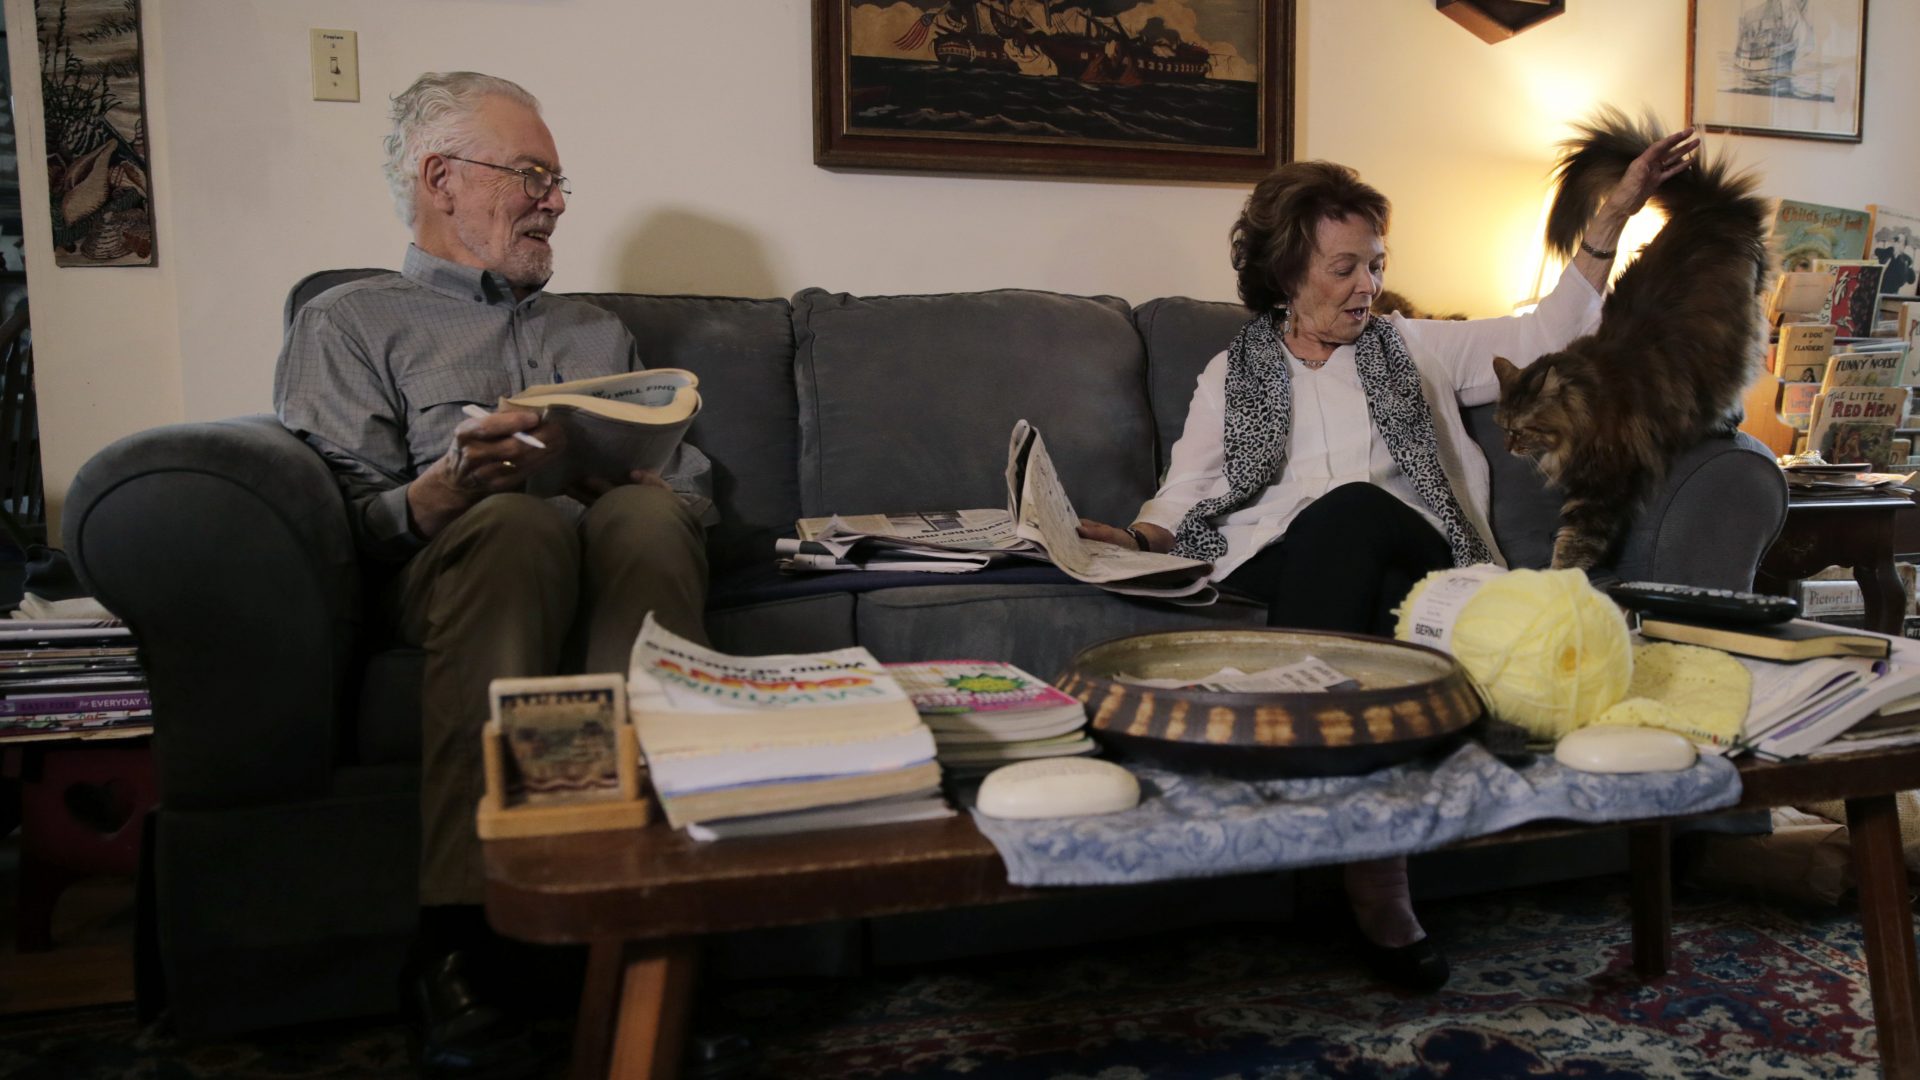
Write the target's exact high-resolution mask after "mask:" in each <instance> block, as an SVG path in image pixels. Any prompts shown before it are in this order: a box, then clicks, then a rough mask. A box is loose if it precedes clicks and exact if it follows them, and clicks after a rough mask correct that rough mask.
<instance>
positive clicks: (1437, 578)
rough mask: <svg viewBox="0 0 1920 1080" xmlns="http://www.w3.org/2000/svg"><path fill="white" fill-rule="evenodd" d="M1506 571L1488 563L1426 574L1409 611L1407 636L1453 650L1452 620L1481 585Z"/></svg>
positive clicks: (1423, 643)
mask: <svg viewBox="0 0 1920 1080" xmlns="http://www.w3.org/2000/svg"><path fill="white" fill-rule="evenodd" d="M1504 573H1506V571H1505V570H1502V569H1501V568H1499V567H1497V566H1494V565H1492V564H1490V563H1483V564H1481V565H1478V566H1463V567H1460V568H1458V569H1454V570H1441V571H1437V572H1435V573H1432V574H1429V575H1427V579H1426V582H1425V587H1424V588H1421V589H1419V590H1417V592H1418V596H1417V597H1416V598H1415V599H1414V601H1413V605H1412V608H1411V609H1410V610H1409V612H1408V617H1409V620H1410V622H1411V634H1410V636H1409V640H1411V641H1414V642H1417V643H1418V644H1421V645H1431V646H1433V647H1434V648H1436V649H1439V650H1441V651H1443V652H1447V653H1451V652H1453V624H1454V622H1455V621H1456V620H1458V619H1459V618H1460V612H1462V611H1463V610H1465V609H1466V606H1467V602H1468V601H1470V600H1472V599H1473V596H1474V594H1475V593H1477V592H1479V591H1480V587H1481V586H1483V585H1485V584H1486V583H1487V582H1489V581H1492V580H1493V579H1494V578H1497V577H1499V576H1500V575H1502V574H1504Z"/></svg>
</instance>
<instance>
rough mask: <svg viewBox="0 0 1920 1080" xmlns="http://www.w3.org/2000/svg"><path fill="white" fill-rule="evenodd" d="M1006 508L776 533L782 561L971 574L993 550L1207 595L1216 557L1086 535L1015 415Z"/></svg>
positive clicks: (794, 566) (1141, 586) (1132, 590)
mask: <svg viewBox="0 0 1920 1080" xmlns="http://www.w3.org/2000/svg"><path fill="white" fill-rule="evenodd" d="M1006 479H1007V509H1005V510H999V509H982V510H948V511H941V512H938V513H912V514H867V515H862V516H857V517H855V516H849V517H839V516H834V517H826V518H802V519H801V520H800V521H799V523H798V524H797V525H796V527H795V532H796V533H797V536H796V538H794V539H790V540H780V541H776V543H775V548H776V552H777V554H779V555H780V556H782V558H781V560H780V566H781V568H782V569H784V570H792V571H811V570H921V571H933V572H942V573H964V572H967V571H971V570H978V569H980V568H982V567H985V566H987V565H989V564H990V563H992V562H993V561H994V560H996V559H1003V558H1020V559H1030V560H1034V561H1037V562H1045V563H1052V564H1053V565H1055V566H1058V567H1059V568H1060V569H1061V570H1063V571H1065V572H1066V573H1067V575H1068V576H1069V577H1072V578H1074V579H1075V580H1078V581H1084V582H1086V583H1088V584H1090V585H1098V586H1099V587H1101V588H1103V589H1106V590H1108V591H1110V592H1117V593H1125V594H1128V595H1131V596H1151V597H1158V598H1161V599H1166V600H1174V601H1177V602H1179V603H1183V604H1210V603H1212V602H1213V600H1214V598H1215V596H1216V595H1217V594H1216V592H1215V590H1214V588H1213V586H1212V585H1210V584H1208V581H1207V579H1208V576H1209V575H1210V574H1211V573H1212V572H1213V564H1211V563H1208V562H1204V561H1202V560H1199V559H1187V558H1181V557H1179V556H1176V555H1162V554H1159V553H1156V552H1151V551H1135V550H1132V549H1129V548H1122V547H1116V546H1114V545H1112V544H1104V543H1100V542H1098V541H1094V540H1088V539H1086V538H1084V537H1082V536H1081V535H1080V533H1079V524H1080V516H1079V515H1078V514H1076V513H1075V512H1074V509H1073V503H1072V501H1071V500H1069V499H1068V498H1067V493H1066V490H1065V489H1064V488H1063V487H1061V485H1060V476H1059V473H1058V472H1057V471H1055V469H1054V467H1053V461H1052V459H1051V458H1049V457H1048V456H1047V448H1046V444H1045V443H1044V442H1043V441H1042V440H1041V438H1040V433H1039V432H1038V431H1036V430H1034V428H1033V427H1032V426H1031V425H1029V424H1028V423H1027V422H1026V421H1025V420H1021V421H1019V422H1017V423H1015V424H1014V426H1013V435H1012V438H1011V439H1010V440H1009V443H1008V447H1007V470H1006Z"/></svg>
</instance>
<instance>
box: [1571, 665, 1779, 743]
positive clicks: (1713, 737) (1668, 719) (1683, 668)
mask: <svg viewBox="0 0 1920 1080" xmlns="http://www.w3.org/2000/svg"><path fill="white" fill-rule="evenodd" d="M1752 698H1753V675H1752V674H1751V673H1749V672H1748V671H1747V669H1746V668H1745V667H1743V666H1742V665H1741V663H1740V661H1738V660H1735V659H1734V658H1733V657H1731V656H1728V655H1727V654H1726V653H1723V652H1721V651H1720V650H1718V649H1703V648H1701V647H1700V646H1698V645H1674V644H1669V643H1667V642H1659V643H1656V644H1651V645H1641V646H1639V647H1638V648H1636V649H1634V650H1633V681H1632V683H1631V684H1629V685H1628V687H1627V699H1626V700H1625V701H1622V702H1621V703H1620V704H1618V705H1615V706H1614V707H1613V708H1611V709H1608V710H1607V712H1606V713H1605V715H1603V716H1601V717H1600V719H1599V720H1597V721H1595V723H1600V724H1632V725H1638V726H1640V727H1653V728H1664V729H1666V730H1667V731H1674V732H1678V733H1680V734H1682V735H1685V736H1686V737H1687V738H1689V739H1692V740H1693V741H1694V742H1697V743H1705V744H1707V745H1710V746H1730V745H1732V744H1733V742H1734V740H1735V739H1736V738H1738V737H1739V735H1740V726H1741V725H1742V724H1743V723H1745V722H1746V719H1747V708H1748V706H1749V705H1750V704H1751V703H1752Z"/></svg>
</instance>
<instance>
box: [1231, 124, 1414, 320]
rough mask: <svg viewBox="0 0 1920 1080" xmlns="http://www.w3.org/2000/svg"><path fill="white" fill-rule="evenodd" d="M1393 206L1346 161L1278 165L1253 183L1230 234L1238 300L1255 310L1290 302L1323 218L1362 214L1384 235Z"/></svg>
mask: <svg viewBox="0 0 1920 1080" xmlns="http://www.w3.org/2000/svg"><path fill="white" fill-rule="evenodd" d="M1392 209H1393V208H1392V205H1391V204H1390V203H1388V202H1387V197H1386V196H1385V195H1382V194H1380V192H1379V191H1377V190H1375V189H1374V188H1373V186H1372V185H1370V184H1368V183H1366V182H1365V181H1363V180H1361V179H1360V174H1359V173H1357V172H1354V171H1353V170H1352V169H1349V168H1347V167H1346V166H1345V165H1336V164H1334V163H1333V162H1331V161H1293V162H1289V163H1287V164H1285V165H1282V166H1280V167H1279V168H1278V169H1275V170H1274V171H1273V172H1272V173H1270V174H1269V175H1268V176H1267V178H1266V179H1264V180H1262V181H1260V182H1259V183H1258V184H1255V185H1254V188H1253V194H1251V195H1248V196H1247V204H1246V205H1245V206H1244V207H1242V208H1241V210H1240V217H1239V219H1238V220H1237V221H1235V222H1234V223H1233V232H1232V233H1231V234H1230V235H1231V237H1232V239H1233V269H1234V271H1235V272H1236V273H1237V274H1238V275H1239V283H1240V302H1241V303H1242V304H1245V305H1246V306H1247V309H1248V310H1249V311H1256V312H1259V311H1269V310H1271V309H1273V308H1274V307H1275V306H1277V305H1280V304H1283V303H1285V302H1286V300H1287V297H1288V294H1289V292H1290V291H1291V290H1292V289H1293V288H1294V286H1295V285H1297V284H1298V283H1299V281H1300V279H1301V278H1302V277H1304V276H1305V275H1306V272H1307V266H1308V264H1309V262H1310V261H1311V260H1312V259H1313V250H1314V233H1315V232H1316V231H1317V230H1318V229H1319V227H1320V222H1321V220H1322V219H1325V218H1333V219H1339V218H1344V217H1358V218H1360V219H1361V220H1363V221H1366V222H1367V223H1369V224H1371V225H1372V226H1373V229H1374V231H1375V232H1377V233H1379V234H1380V235H1381V236H1385V235H1387V218H1388V216H1389V215H1390V214H1391V213H1392Z"/></svg>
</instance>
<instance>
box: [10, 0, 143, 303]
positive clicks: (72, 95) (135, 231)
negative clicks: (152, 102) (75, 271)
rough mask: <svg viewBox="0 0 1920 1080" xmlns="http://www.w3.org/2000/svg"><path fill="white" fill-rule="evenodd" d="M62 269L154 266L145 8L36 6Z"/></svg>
mask: <svg viewBox="0 0 1920 1080" xmlns="http://www.w3.org/2000/svg"><path fill="white" fill-rule="evenodd" d="M33 9H34V20H35V23H36V27H35V29H36V32H37V33H38V35H39V40H40V96H41V102H42V108H43V109H44V110H45V114H46V133H47V191H48V195H49V198H50V201H51V202H52V208H51V209H52V213H53V261H54V263H55V265H58V266H151V265H153V262H154V250H153V199H152V188H151V186H150V183H149V180H148V177H149V176H151V175H152V173H151V170H150V169H149V167H148V161H149V157H148V154H149V152H150V148H149V145H148V142H147V112H146V99H145V94H144V88H143V85H142V81H143V80H142V76H143V65H142V62H141V54H140V0H34V5H33Z"/></svg>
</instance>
